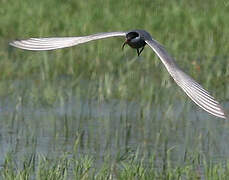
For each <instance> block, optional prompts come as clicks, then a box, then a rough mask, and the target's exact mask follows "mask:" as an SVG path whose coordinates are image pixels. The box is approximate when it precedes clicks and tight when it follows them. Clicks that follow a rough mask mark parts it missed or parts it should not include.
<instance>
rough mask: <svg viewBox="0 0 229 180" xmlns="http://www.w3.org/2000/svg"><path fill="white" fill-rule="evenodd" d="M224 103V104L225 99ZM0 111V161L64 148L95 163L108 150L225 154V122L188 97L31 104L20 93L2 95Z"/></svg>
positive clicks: (114, 154)
mask: <svg viewBox="0 0 229 180" xmlns="http://www.w3.org/2000/svg"><path fill="white" fill-rule="evenodd" d="M223 106H224V107H225V109H228V107H229V104H228V103H224V104H223ZM0 113H1V116H0V133H1V136H0V153H1V156H0V164H3V163H4V160H5V156H6V154H7V153H9V152H13V154H14V156H15V159H18V162H20V160H22V159H23V158H24V156H25V155H28V154H42V155H47V156H49V157H50V158H52V157H53V158H55V157H57V156H59V155H61V154H63V152H66V153H69V154H72V155H76V154H77V155H90V156H93V157H94V158H95V160H96V161H97V162H98V163H99V162H103V159H104V158H105V157H106V156H108V155H109V156H110V157H111V159H113V160H117V161H118V160H119V159H121V158H124V157H125V154H126V153H128V154H131V153H132V152H136V151H138V152H139V154H140V155H141V156H144V157H146V159H147V157H148V158H151V157H154V159H155V161H156V162H157V163H158V165H159V164H160V163H161V162H162V161H163V157H164V156H165V153H164V152H167V153H168V154H169V157H167V158H169V159H170V160H171V162H172V163H175V164H176V163H178V164H182V163H185V162H186V161H188V160H187V159H186V156H187V154H192V153H195V152H198V153H200V154H203V156H204V157H208V158H209V160H211V161H216V162H218V161H224V159H227V158H228V157H229V141H228V139H229V131H228V128H229V126H228V124H227V122H226V121H225V120H223V119H219V118H215V117H213V116H211V115H208V114H207V113H205V112H203V111H202V110H200V109H199V108H198V107H197V106H195V105H194V104H193V103H192V102H191V101H189V99H185V102H180V101H179V100H174V99H173V101H170V102H169V103H164V104H163V103H162V104H142V103H141V104H140V103H139V102H137V101H127V100H125V101H124V100H119V99H112V100H107V101H101V100H96V99H87V98H79V97H73V96H72V97H71V98H68V99H66V100H64V101H62V102H61V103H59V104H58V103H57V104H56V105H53V106H49V107H42V106H39V107H38V106H37V107H35V106H31V104H30V103H29V101H25V100H23V99H22V98H21V97H20V96H19V98H3V100H2V103H1V111H0ZM78 141H79V143H78V144H77V142H78Z"/></svg>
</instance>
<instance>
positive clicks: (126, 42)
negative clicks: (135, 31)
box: [122, 40, 128, 50]
mask: <svg viewBox="0 0 229 180" xmlns="http://www.w3.org/2000/svg"><path fill="white" fill-rule="evenodd" d="M126 44H128V41H127V40H126V41H125V42H124V43H123V45H122V50H123V49H124V47H125V45H126Z"/></svg>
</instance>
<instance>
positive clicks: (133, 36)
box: [126, 31, 139, 39]
mask: <svg viewBox="0 0 229 180" xmlns="http://www.w3.org/2000/svg"><path fill="white" fill-rule="evenodd" d="M138 36H139V34H138V33H137V32H133V31H132V32H129V33H128V34H127V35H126V37H127V38H128V39H134V38H136V37H138Z"/></svg>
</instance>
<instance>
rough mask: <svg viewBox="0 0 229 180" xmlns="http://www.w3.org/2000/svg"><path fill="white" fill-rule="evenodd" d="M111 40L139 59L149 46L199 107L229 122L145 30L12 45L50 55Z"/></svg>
mask: <svg viewBox="0 0 229 180" xmlns="http://www.w3.org/2000/svg"><path fill="white" fill-rule="evenodd" d="M111 37H125V41H124V43H123V45H122V49H123V48H124V47H125V45H129V46H130V47H131V48H134V49H136V50H137V55H138V56H140V54H141V53H142V51H143V50H144V47H145V46H146V45H148V46H149V47H150V48H151V49H152V50H153V51H154V52H155V53H156V55H157V56H158V57H159V59H160V60H161V62H162V63H163V64H164V66H165V68H166V69H167V71H168V73H169V74H170V75H171V77H172V78H173V79H174V81H175V82H176V83H177V85H178V86H180V88H181V89H182V90H183V91H184V92H185V93H186V94H187V95H188V97H189V98H190V99H191V100H192V101H193V102H194V103H195V104H197V105H198V106H199V107H200V108H202V109H203V110H205V111H206V112H208V113H210V114H212V115H214V116H216V117H219V118H223V119H228V117H227V115H226V113H225V111H224V109H223V107H222V106H221V105H220V103H219V102H218V101H217V100H215V98H214V97H213V96H211V95H210V93H209V92H208V91H207V90H205V89H204V88H203V87H202V86H201V85H200V84H199V83H197V82H196V81H195V80H194V79H193V78H192V77H190V76H189V75H188V74H186V73H185V72H184V71H183V70H182V69H181V68H180V67H179V66H178V65H177V63H176V62H175V60H174V59H173V58H172V57H171V56H170V55H169V54H168V52H167V51H166V50H165V48H164V47H163V46H162V45H161V44H160V43H159V42H158V41H156V40H155V39H154V38H152V36H151V35H150V34H149V33H148V32H147V31H145V30H141V29H136V30H131V31H117V32H102V33H97V34H92V35H87V36H78V37H46V38H29V39H25V40H14V41H12V42H10V43H9V44H10V45H11V46H14V47H16V48H20V49H24V50H31V51H47V50H55V49H61V48H67V47H71V46H75V45H79V44H83V43H87V42H89V41H93V40H99V39H104V38H111Z"/></svg>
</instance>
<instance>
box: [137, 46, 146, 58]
mask: <svg viewBox="0 0 229 180" xmlns="http://www.w3.org/2000/svg"><path fill="white" fill-rule="evenodd" d="M144 47H145V46H143V47H142V48H141V50H140V51H139V49H137V53H138V56H140V54H141V52H142V51H143V49H144Z"/></svg>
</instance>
